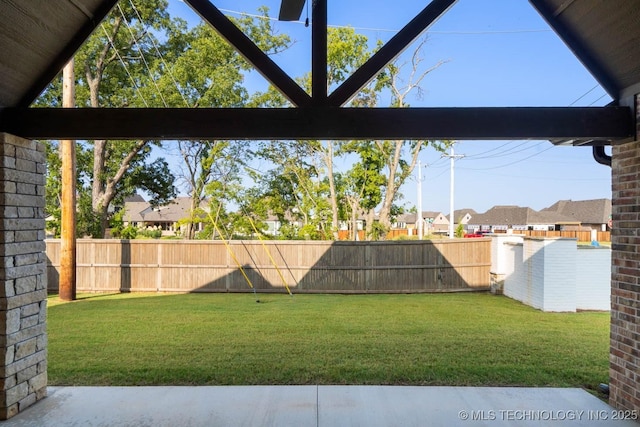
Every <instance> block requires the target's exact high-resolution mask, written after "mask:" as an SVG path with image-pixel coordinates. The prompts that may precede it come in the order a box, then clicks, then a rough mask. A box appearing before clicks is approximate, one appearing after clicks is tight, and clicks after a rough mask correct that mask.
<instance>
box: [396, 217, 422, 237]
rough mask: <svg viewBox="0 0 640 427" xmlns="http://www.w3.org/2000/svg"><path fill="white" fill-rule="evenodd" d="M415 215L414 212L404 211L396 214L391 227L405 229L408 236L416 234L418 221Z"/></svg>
mask: <svg viewBox="0 0 640 427" xmlns="http://www.w3.org/2000/svg"><path fill="white" fill-rule="evenodd" d="M416 217H417V215H416V214H414V213H405V214H400V215H397V216H396V218H395V221H394V222H393V224H391V228H392V229H395V230H407V234H408V235H409V236H413V235H414V234H417V231H416V230H417V229H418V223H417V221H416Z"/></svg>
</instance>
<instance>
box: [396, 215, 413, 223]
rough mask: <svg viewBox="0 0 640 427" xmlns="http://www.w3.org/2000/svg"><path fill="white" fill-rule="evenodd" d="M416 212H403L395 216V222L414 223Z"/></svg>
mask: <svg viewBox="0 0 640 427" xmlns="http://www.w3.org/2000/svg"><path fill="white" fill-rule="evenodd" d="M416 217H417V214H414V213H405V214H400V215H397V216H396V222H404V223H405V224H415V223H416Z"/></svg>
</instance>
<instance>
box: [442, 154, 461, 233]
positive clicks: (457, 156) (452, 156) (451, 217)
mask: <svg viewBox="0 0 640 427" xmlns="http://www.w3.org/2000/svg"><path fill="white" fill-rule="evenodd" d="M450 151H451V153H450V154H448V155H447V154H444V156H445V157H449V161H450V173H451V179H450V183H451V184H450V186H449V238H450V239H453V238H454V237H455V236H454V232H453V225H454V223H455V221H456V220H455V217H454V210H453V189H454V185H453V178H454V173H453V165H454V163H455V161H456V159H461V158H463V157H464V154H454V152H453V144H452V145H451V148H450Z"/></svg>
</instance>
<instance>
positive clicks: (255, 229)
mask: <svg viewBox="0 0 640 427" xmlns="http://www.w3.org/2000/svg"><path fill="white" fill-rule="evenodd" d="M245 215H246V216H247V218H249V222H250V223H251V227H253V231H255V232H256V235H257V236H258V240H260V243H261V244H262V247H263V248H264V251H265V252H266V253H267V256H268V257H269V259H270V260H271V264H273V266H274V267H275V268H276V271H277V272H278V275H279V276H280V279H281V280H282V284H283V285H284V287H285V288H286V289H287V292H289V295H291V296H293V294H292V293H291V289H289V286H288V285H287V281H286V280H285V279H284V276H283V275H282V272H281V271H280V269H279V268H278V265H277V264H276V261H275V260H274V259H273V257H272V256H271V252H270V251H269V248H267V246H266V245H265V244H264V241H263V240H262V238H261V237H260V232H259V231H258V229H257V228H256V225H255V224H254V223H253V220H251V216H250V215H247V212H246V211H245Z"/></svg>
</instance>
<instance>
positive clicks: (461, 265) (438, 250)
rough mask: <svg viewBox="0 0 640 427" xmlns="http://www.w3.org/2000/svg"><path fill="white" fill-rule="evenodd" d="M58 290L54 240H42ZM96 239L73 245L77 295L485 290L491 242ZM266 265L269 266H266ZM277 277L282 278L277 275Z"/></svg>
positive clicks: (53, 286) (57, 243)
mask: <svg viewBox="0 0 640 427" xmlns="http://www.w3.org/2000/svg"><path fill="white" fill-rule="evenodd" d="M46 243H47V272H48V289H49V290H50V291H52V292H56V291H57V290H58V284H59V280H58V279H59V270H60V241H59V240H47V241H46ZM229 248H230V249H231V251H229V250H227V247H226V246H225V245H224V243H223V242H221V241H170V240H167V241H164V240H113V239H109V240H97V239H80V240H78V242H77V273H76V275H77V290H78V291H79V292H129V291H131V292H134V291H137V292H149V291H152V292H242V291H251V288H250V287H249V285H248V284H247V282H246V280H245V278H244V277H243V275H242V273H241V271H240V269H239V268H238V265H237V264H236V262H235V260H234V257H235V258H236V259H237V260H238V262H239V263H240V264H241V265H242V268H243V270H244V272H245V273H246V275H247V276H248V278H249V279H250V281H251V284H252V285H253V286H254V287H255V288H256V289H257V290H259V291H262V292H264V291H273V292H285V286H284V283H283V278H284V281H285V282H286V284H287V285H288V286H289V287H290V288H291V290H292V291H293V292H298V293H314V292H326V293H329V292H336V293H387V292H388V293H392V292H438V291H461V290H483V289H488V288H489V280H490V275H489V270H490V267H491V239H489V238H480V239H460V240H442V241H436V242H432V241H402V242H386V241H384V242H334V241H269V242H264V243H261V242H259V241H231V242H230V243H229ZM271 259H273V261H272V260H271ZM281 276H282V277H281Z"/></svg>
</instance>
